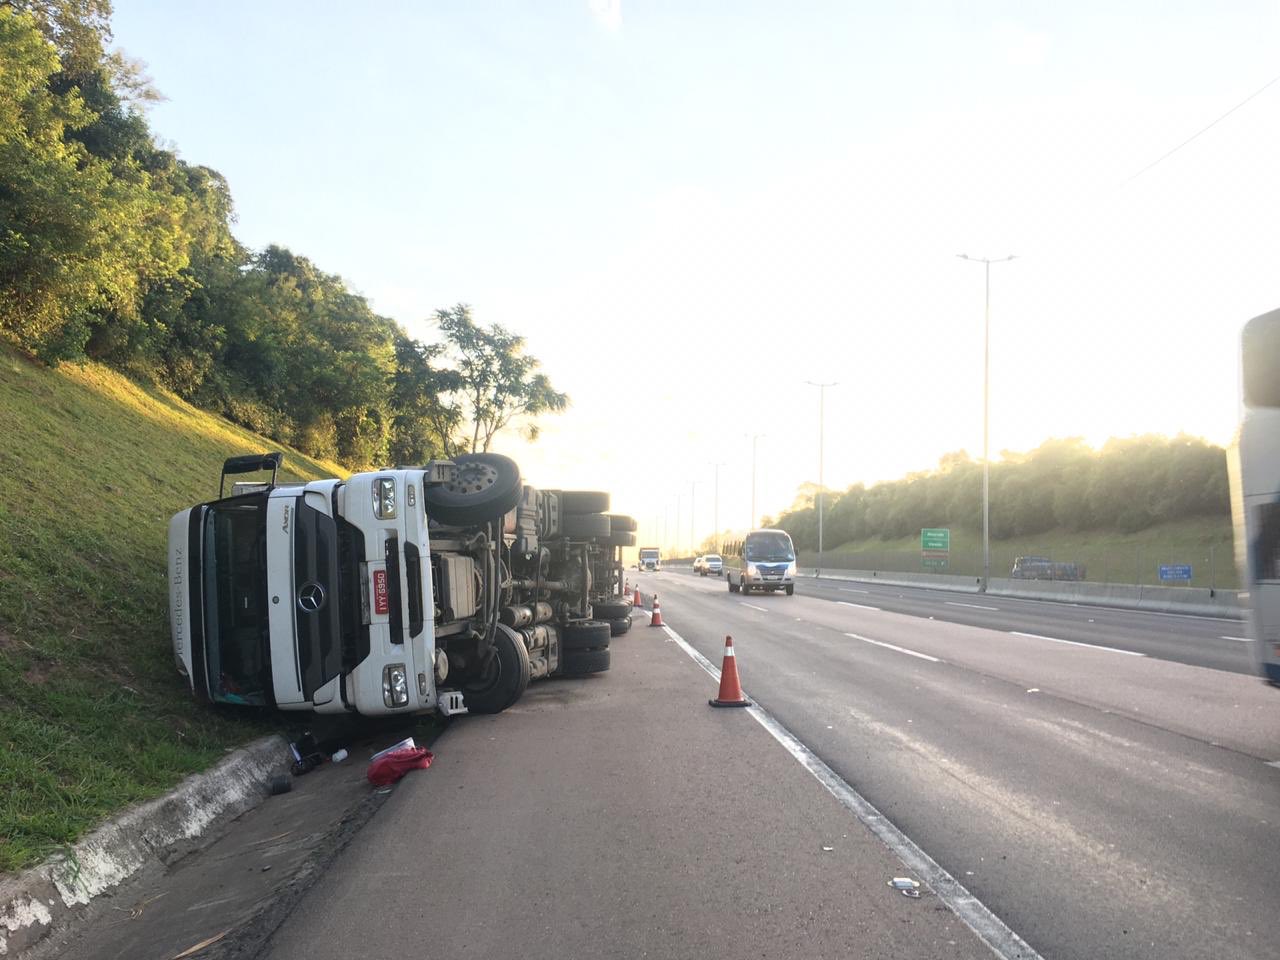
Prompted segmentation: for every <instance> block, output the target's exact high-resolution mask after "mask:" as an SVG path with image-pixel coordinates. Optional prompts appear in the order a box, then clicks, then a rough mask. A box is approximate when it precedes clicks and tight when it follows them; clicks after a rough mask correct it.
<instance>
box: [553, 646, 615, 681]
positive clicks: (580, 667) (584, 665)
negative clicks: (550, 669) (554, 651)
mask: <svg viewBox="0 0 1280 960" xmlns="http://www.w3.org/2000/svg"><path fill="white" fill-rule="evenodd" d="M608 669H609V651H608V650H607V649H605V650H575V651H573V652H572V653H566V654H565V656H564V660H563V662H562V667H561V672H563V673H564V675H565V676H566V677H582V676H586V675H587V674H588V673H604V672H605V671H606V670H608Z"/></svg>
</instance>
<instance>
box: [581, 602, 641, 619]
mask: <svg viewBox="0 0 1280 960" xmlns="http://www.w3.org/2000/svg"><path fill="white" fill-rule="evenodd" d="M591 615H592V616H593V617H595V619H597V620H618V619H621V618H622V617H629V616H631V604H630V603H628V602H627V601H625V600H601V601H600V602H598V603H596V602H593V603H592V604H591Z"/></svg>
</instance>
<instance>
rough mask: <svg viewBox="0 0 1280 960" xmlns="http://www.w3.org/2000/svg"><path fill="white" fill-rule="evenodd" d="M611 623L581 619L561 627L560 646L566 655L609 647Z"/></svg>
mask: <svg viewBox="0 0 1280 960" xmlns="http://www.w3.org/2000/svg"><path fill="white" fill-rule="evenodd" d="M609 635H610V630H609V625H608V624H607V623H602V622H601V621H599V620H579V621H577V622H576V623H566V624H565V625H564V626H563V627H561V628H560V648H561V650H563V651H564V654H565V656H569V655H570V654H574V653H578V652H581V651H586V650H607V649H609Z"/></svg>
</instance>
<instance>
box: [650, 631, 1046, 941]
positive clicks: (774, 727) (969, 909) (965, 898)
mask: <svg viewBox="0 0 1280 960" xmlns="http://www.w3.org/2000/svg"><path fill="white" fill-rule="evenodd" d="M663 629H665V630H666V632H667V634H668V636H669V637H670V638H671V639H672V640H674V641H675V642H676V643H677V644H679V646H680V649H682V650H683V651H684V652H685V653H687V654H688V655H689V656H690V657H691V658H692V659H693V661H694V663H696V664H697V665H698V666H700V667H701V668H702V669H703V670H705V671H706V672H707V673H708V674H709V675H710V676H711V678H712V679H713V680H714V681H715V682H716V683H719V682H720V671H719V670H717V669H716V668H715V666H714V665H713V664H712V663H711V661H710V660H708V659H707V658H706V657H704V656H703V655H702V654H700V653H699V652H698V651H697V650H695V649H694V648H693V647H692V646H691V645H690V644H689V641H687V640H685V638H684V637H682V636H680V634H678V633H676V632H675V631H674V630H672V629H671V628H670V627H664V628H663ZM744 696H745V694H744ZM747 713H749V714H750V715H751V718H752V719H753V720H755V721H756V723H758V724H760V726H762V727H764V728H765V730H767V731H769V735H770V736H772V737H773V739H775V740H777V741H778V743H780V744H782V747H783V749H784V750H786V751H787V753H789V754H791V756H792V757H794V758H795V759H796V760H797V761H798V762H799V764H800V766H802V767H804V768H805V769H806V770H808V771H809V773H811V774H812V775H813V778H814V779H815V780H817V781H818V783H820V784H822V786H823V787H824V788H825V789H826V791H827V792H828V793H829V794H831V796H833V797H835V798H836V800H837V801H838V802H839V803H840V805H841V806H842V807H844V808H845V809H846V810H848V811H849V812H850V813H852V814H853V815H854V816H855V817H857V818H858V820H859V821H860V822H861V823H862V824H863V825H864V826H865V827H866V828H867V829H868V830H870V831H871V832H872V833H874V834H875V835H876V836H877V837H878V838H879V839H880V842H881V843H883V844H884V845H885V846H886V847H888V848H889V851H890V852H891V853H892V854H894V855H895V856H896V857H897V858H898V859H899V860H901V861H902V865H903V866H904V867H906V868H907V870H908V871H909V872H911V873H914V874H915V875H916V876H917V877H919V878H920V879H921V880H923V881H924V882H925V883H926V884H927V885H928V886H929V889H931V890H932V891H933V892H934V894H935V895H936V896H937V898H938V899H939V900H941V901H942V902H943V903H944V904H946V906H947V908H948V909H949V910H950V911H951V912H952V913H954V914H955V915H956V916H957V917H959V918H960V920H961V921H962V922H963V923H964V925H965V926H966V927H968V928H969V929H970V930H972V931H973V932H974V933H975V934H976V935H977V936H978V938H979V939H980V940H982V942H983V943H985V944H986V945H987V946H988V947H990V948H991V950H992V952H993V953H995V955H996V956H997V957H1000V958H1001V960H1044V958H1043V957H1041V956H1040V954H1038V953H1036V952H1035V951H1034V950H1033V949H1031V946H1030V944H1028V943H1027V942H1026V941H1025V940H1023V939H1022V938H1021V937H1020V936H1018V935H1017V934H1016V933H1014V932H1013V931H1012V930H1010V929H1009V926H1008V924H1006V923H1005V922H1004V921H1003V920H1001V919H1000V918H999V917H997V916H996V915H995V914H994V913H992V912H991V910H990V908H988V907H987V906H986V905H985V904H984V903H983V902H982V901H981V900H979V899H978V898H977V897H975V896H974V895H973V894H972V893H970V892H969V891H968V889H967V888H966V887H965V886H964V884H962V883H961V882H960V881H959V880H957V879H956V878H955V877H953V876H952V875H951V874H949V873H948V872H947V871H946V870H944V869H943V868H942V867H941V866H940V865H939V864H938V862H937V861H936V860H934V859H933V857H931V856H929V854H927V853H925V852H924V851H923V850H921V849H920V847H919V846H918V845H917V844H916V842H915V841H914V840H912V839H911V838H910V837H908V836H907V835H906V834H905V833H903V832H902V831H901V830H899V829H898V828H897V827H895V826H894V825H893V824H892V823H891V822H890V821H889V820H888V819H887V818H886V817H885V816H884V814H882V813H881V812H880V811H879V810H877V809H876V808H875V807H874V806H873V805H872V804H871V802H870V801H869V800H867V799H866V798H865V797H863V796H862V794H860V793H858V791H857V790H854V789H853V787H851V786H849V784H848V783H846V782H845V781H844V779H843V778H841V776H840V775H839V774H838V773H836V772H835V771H834V770H832V769H831V768H830V767H829V766H827V765H826V764H825V763H823V762H822V760H821V759H819V758H818V756H817V755H816V754H815V753H814V752H813V751H812V750H810V749H809V748H808V747H806V746H805V745H804V744H803V743H801V742H800V739H799V738H798V737H797V736H796V735H795V734H793V733H792V732H791V731H790V730H788V729H787V728H786V727H784V726H783V725H782V724H781V723H779V722H778V721H777V720H775V719H774V718H773V715H772V714H770V713H769V711H768V710H766V709H764V707H762V706H760V704H758V703H756V702H755V701H754V700H752V701H751V706H749V707H747Z"/></svg>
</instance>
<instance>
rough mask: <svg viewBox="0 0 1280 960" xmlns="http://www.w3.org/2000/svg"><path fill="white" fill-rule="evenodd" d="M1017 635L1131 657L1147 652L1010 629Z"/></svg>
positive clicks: (1143, 654)
mask: <svg viewBox="0 0 1280 960" xmlns="http://www.w3.org/2000/svg"><path fill="white" fill-rule="evenodd" d="M1009 632H1010V633H1011V634H1013V636H1015V637H1029V638H1030V639H1032V640H1048V641H1049V642H1051V643H1065V644H1068V645H1070V646H1073V647H1088V648H1089V649H1090V650H1106V651H1107V652H1108V653H1123V654H1125V655H1126V656H1130V657H1145V656H1146V654H1145V653H1139V652H1138V651H1137V650H1121V649H1120V648H1119V647H1104V646H1103V645H1102V644H1100V643H1081V642H1080V641H1079V640H1063V639H1062V638H1061V637H1046V636H1045V635H1044V634H1041V633H1023V632H1022V631H1021V630H1010V631H1009Z"/></svg>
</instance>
